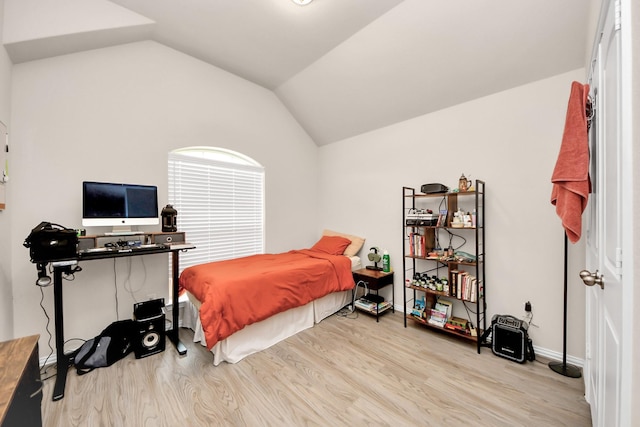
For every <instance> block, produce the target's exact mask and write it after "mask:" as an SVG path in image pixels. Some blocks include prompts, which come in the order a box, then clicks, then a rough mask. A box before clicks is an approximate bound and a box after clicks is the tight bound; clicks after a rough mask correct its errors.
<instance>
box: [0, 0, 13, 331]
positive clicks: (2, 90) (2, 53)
mask: <svg viewBox="0 0 640 427" xmlns="http://www.w3.org/2000/svg"><path fill="white" fill-rule="evenodd" d="M3 16H4V0H0V121H1V122H2V123H4V124H5V125H6V126H7V131H8V132H10V131H11V129H10V128H9V126H10V124H11V123H10V122H11V61H10V60H9V56H8V55H7V51H6V50H5V49H4V46H3V45H2V32H3V22H4V19H3ZM0 142H1V141H0ZM0 185H3V184H0ZM4 189H5V191H6V192H10V191H11V186H10V185H5V188H4ZM12 210H13V207H12V206H11V205H10V204H7V208H6V209H5V210H2V211H0V236H4V239H3V240H4V241H5V242H6V241H8V240H9V238H10V236H11V227H10V218H11V211H12ZM12 252H13V251H12V247H11V245H6V244H5V245H0V295H2V298H0V341H6V340H8V339H11V338H13V290H12V288H11V255H12Z"/></svg>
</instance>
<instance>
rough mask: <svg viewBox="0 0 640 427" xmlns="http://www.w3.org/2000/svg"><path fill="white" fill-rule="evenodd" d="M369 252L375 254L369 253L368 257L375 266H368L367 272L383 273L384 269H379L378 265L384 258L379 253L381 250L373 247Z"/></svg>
mask: <svg viewBox="0 0 640 427" xmlns="http://www.w3.org/2000/svg"><path fill="white" fill-rule="evenodd" d="M369 250H370V251H373V252H369V255H367V257H368V258H369V261H371V262H373V265H367V267H366V268H367V270H375V271H382V267H378V263H379V262H380V260H381V259H382V257H381V256H380V254H379V253H378V251H379V249H378V248H376V247H373V248H371V249H369Z"/></svg>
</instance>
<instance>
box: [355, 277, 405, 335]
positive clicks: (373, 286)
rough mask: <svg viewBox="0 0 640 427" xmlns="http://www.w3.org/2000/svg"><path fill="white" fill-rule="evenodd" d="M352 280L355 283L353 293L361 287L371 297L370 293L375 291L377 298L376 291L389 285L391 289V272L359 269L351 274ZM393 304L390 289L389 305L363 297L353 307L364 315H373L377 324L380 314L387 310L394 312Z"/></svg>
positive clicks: (393, 295)
mask: <svg viewBox="0 0 640 427" xmlns="http://www.w3.org/2000/svg"><path fill="white" fill-rule="evenodd" d="M353 280H354V281H355V282H356V287H355V288H354V290H353V291H354V292H357V290H358V286H362V287H363V288H365V291H368V292H369V294H371V295H374V294H372V291H375V296H376V297H378V291H379V290H380V289H382V288H384V287H385V286H389V285H391V287H392V288H393V271H391V272H389V273H385V272H384V271H377V270H369V269H366V268H361V269H360V270H356V271H354V272H353ZM362 282H364V283H362ZM358 283H360V284H358ZM394 304H395V292H393V289H392V290H391V303H389V301H383V302H379V303H377V302H376V301H370V300H367V299H366V298H364V297H363V298H359V299H358V300H357V301H356V302H355V307H356V308H357V309H359V310H362V311H364V312H366V313H369V314H373V315H375V316H376V322H379V321H380V315H381V314H382V313H384V312H386V311H388V310H389V309H390V310H391V311H393V312H395V308H394Z"/></svg>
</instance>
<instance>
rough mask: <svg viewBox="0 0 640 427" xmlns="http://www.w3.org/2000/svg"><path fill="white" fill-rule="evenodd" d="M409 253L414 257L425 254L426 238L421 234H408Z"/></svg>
mask: <svg viewBox="0 0 640 427" xmlns="http://www.w3.org/2000/svg"><path fill="white" fill-rule="evenodd" d="M409 255H411V256H416V257H425V256H427V248H426V238H425V236H424V235H423V234H420V233H410V234H409Z"/></svg>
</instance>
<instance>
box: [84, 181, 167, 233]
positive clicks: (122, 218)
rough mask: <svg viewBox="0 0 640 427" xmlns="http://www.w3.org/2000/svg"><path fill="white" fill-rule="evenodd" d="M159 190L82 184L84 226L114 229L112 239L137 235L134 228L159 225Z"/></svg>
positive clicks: (139, 186)
mask: <svg viewBox="0 0 640 427" xmlns="http://www.w3.org/2000/svg"><path fill="white" fill-rule="evenodd" d="M159 223H160V220H159V215H158V188H157V187H156V186H153V185H137V184H116V183H111V182H91V181H85V182H83V183H82V225H83V226H84V227H112V231H111V232H107V233H105V234H110V235H127V234H137V233H138V232H136V231H132V229H131V226H138V225H158V224H159Z"/></svg>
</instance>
